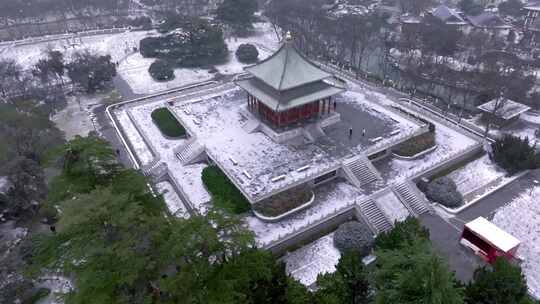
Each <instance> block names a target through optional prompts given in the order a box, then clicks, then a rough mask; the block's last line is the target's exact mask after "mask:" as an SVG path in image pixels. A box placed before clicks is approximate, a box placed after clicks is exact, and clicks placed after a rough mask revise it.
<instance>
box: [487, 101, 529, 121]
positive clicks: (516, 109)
mask: <svg viewBox="0 0 540 304" xmlns="http://www.w3.org/2000/svg"><path fill="white" fill-rule="evenodd" d="M478 109H479V110H480V111H482V112H483V115H484V117H485V118H487V119H489V120H490V121H491V123H493V124H495V125H497V126H498V127H504V126H506V125H508V124H510V123H512V122H514V121H516V120H518V119H519V117H520V116H521V114H523V113H525V112H527V111H529V110H530V109H531V108H530V107H529V106H527V105H524V104H522V103H519V102H516V101H513V100H510V99H508V98H505V97H502V96H501V97H497V98H495V99H493V100H491V101H488V102H486V103H484V104H482V105H480V106H478Z"/></svg>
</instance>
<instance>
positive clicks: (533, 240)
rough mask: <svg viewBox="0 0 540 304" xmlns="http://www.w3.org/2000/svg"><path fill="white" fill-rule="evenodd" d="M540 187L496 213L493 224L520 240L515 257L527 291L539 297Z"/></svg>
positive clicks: (523, 194) (525, 193)
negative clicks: (525, 281)
mask: <svg viewBox="0 0 540 304" xmlns="http://www.w3.org/2000/svg"><path fill="white" fill-rule="evenodd" d="M539 202H540V187H535V188H533V189H531V190H528V191H526V192H524V193H522V194H521V195H520V196H518V197H516V198H515V199H514V200H513V201H512V202H510V203H509V204H508V205H507V206H505V207H502V208H500V209H499V210H497V211H496V213H495V215H494V217H493V220H492V221H493V223H494V224H496V225H497V226H499V227H500V228H501V229H503V230H505V231H506V232H508V233H510V234H512V235H513V236H515V237H516V238H518V239H519V240H520V241H521V245H520V246H519V249H518V256H519V257H521V258H523V259H524V261H523V263H522V264H521V267H522V268H523V271H524V273H525V276H526V278H527V285H528V286H529V291H530V292H531V293H532V294H533V295H534V296H535V297H537V298H538V297H540V204H539Z"/></svg>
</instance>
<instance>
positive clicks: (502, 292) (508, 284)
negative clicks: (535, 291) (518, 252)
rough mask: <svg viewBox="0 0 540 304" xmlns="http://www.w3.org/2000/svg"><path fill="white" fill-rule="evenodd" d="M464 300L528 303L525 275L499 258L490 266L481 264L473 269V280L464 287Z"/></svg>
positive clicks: (471, 302) (493, 303)
mask: <svg viewBox="0 0 540 304" xmlns="http://www.w3.org/2000/svg"><path fill="white" fill-rule="evenodd" d="M465 301H466V303H468V304H503V303H504V304H520V303H523V304H524V303H529V298H528V295H527V282H526V280H525V276H524V275H523V273H522V272H521V268H520V267H518V266H514V265H512V264H510V263H508V261H506V260H505V259H503V258H499V259H497V260H496V261H495V262H494V263H493V264H492V265H491V267H487V266H483V267H481V268H478V269H477V270H476V271H475V273H474V278H473V281H472V282H471V283H469V284H468V285H467V287H466V289H465ZM530 303H532V301H531V302H530Z"/></svg>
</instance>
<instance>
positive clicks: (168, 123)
mask: <svg viewBox="0 0 540 304" xmlns="http://www.w3.org/2000/svg"><path fill="white" fill-rule="evenodd" d="M152 120H153V121H154V123H155V124H156V125H157V126H158V128H159V130H160V131H161V132H162V133H163V134H165V135H166V136H168V137H173V138H175V137H181V136H184V135H186V129H184V127H183V126H182V125H181V124H180V123H179V122H178V120H176V117H174V115H173V114H172V113H171V112H170V111H169V109H167V108H159V109H156V110H154V112H152Z"/></svg>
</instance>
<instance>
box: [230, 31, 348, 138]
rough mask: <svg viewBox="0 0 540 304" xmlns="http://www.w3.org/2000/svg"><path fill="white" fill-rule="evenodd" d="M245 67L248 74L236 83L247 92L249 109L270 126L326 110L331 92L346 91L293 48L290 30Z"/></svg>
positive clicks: (331, 103) (302, 118) (331, 108)
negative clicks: (257, 60)
mask: <svg viewBox="0 0 540 304" xmlns="http://www.w3.org/2000/svg"><path fill="white" fill-rule="evenodd" d="M245 70H246V72H248V73H249V74H250V76H251V77H249V78H245V79H242V80H238V81H236V84H237V85H238V86H239V87H241V88H243V89H244V90H245V91H246V92H247V104H248V109H249V110H250V111H251V112H252V113H254V114H256V115H257V116H259V117H260V118H262V119H263V120H265V121H267V122H269V123H270V125H272V126H273V127H278V128H279V127H286V126H289V125H291V124H294V123H296V122H299V121H303V120H306V119H310V118H314V117H320V116H323V115H325V114H329V113H330V112H331V111H333V110H334V109H335V104H334V103H333V100H332V96H334V95H336V94H339V93H341V92H344V91H345V85H344V84H343V83H342V82H341V81H339V80H338V79H337V78H336V77H335V76H334V75H332V74H330V73H327V72H325V71H323V70H322V69H320V68H319V67H317V66H316V65H315V64H313V63H312V62H310V61H309V59H307V58H306V57H304V56H303V55H302V54H301V53H300V52H299V51H298V50H297V49H296V48H295V46H294V43H293V39H292V38H291V36H290V34H287V37H286V38H285V41H284V43H283V45H282V46H281V48H280V49H279V50H278V51H277V52H276V53H274V54H273V55H272V56H270V57H269V58H267V59H266V60H264V61H261V62H260V63H258V64H257V65H254V66H250V67H247V68H246V69H245Z"/></svg>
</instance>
